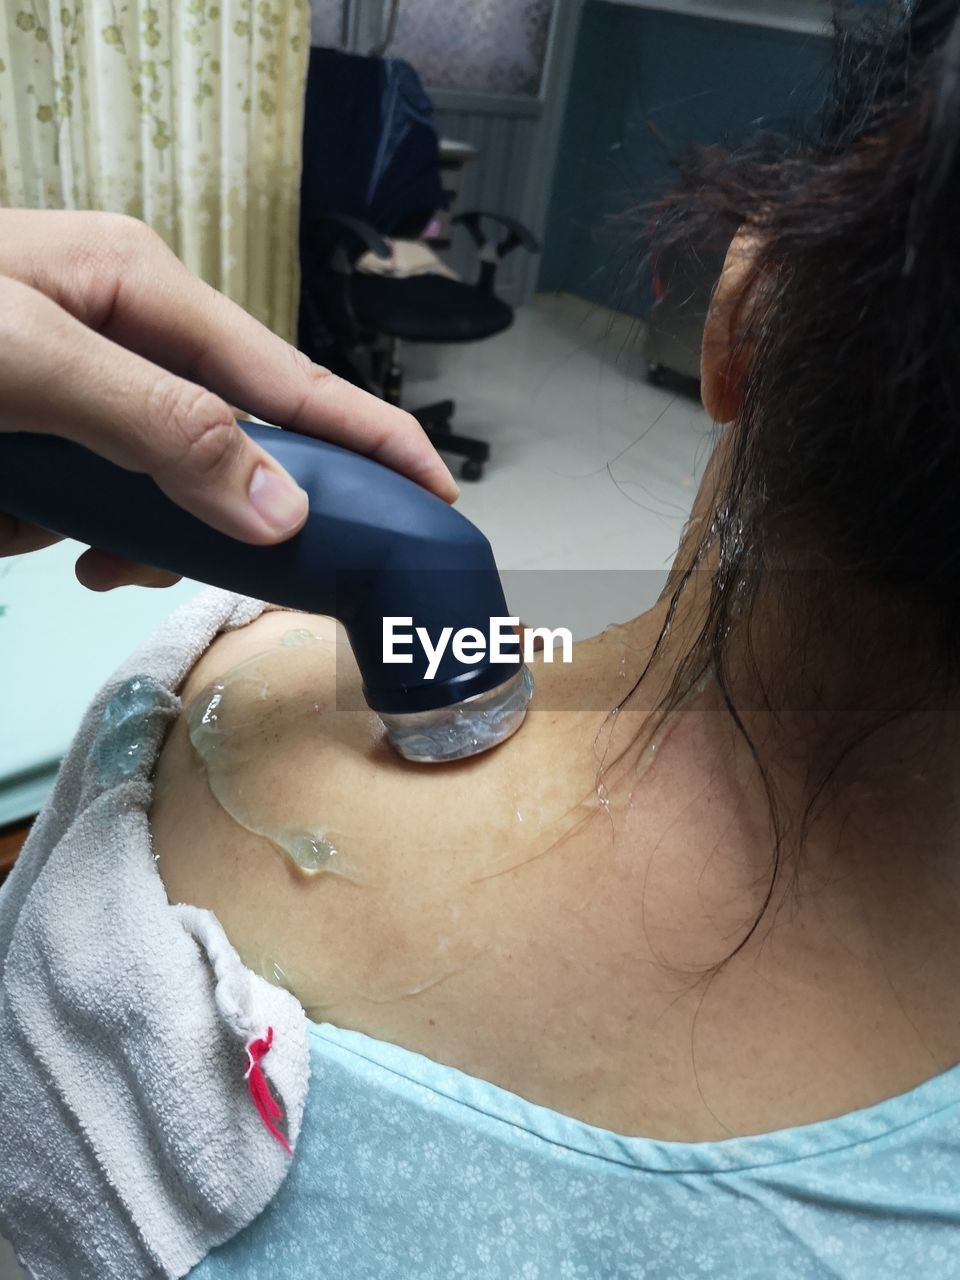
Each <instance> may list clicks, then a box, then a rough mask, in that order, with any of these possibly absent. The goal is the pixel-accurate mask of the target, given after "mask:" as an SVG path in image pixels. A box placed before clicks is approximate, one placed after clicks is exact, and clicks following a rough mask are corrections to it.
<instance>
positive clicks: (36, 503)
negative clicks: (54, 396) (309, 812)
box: [0, 422, 516, 711]
mask: <svg viewBox="0 0 960 1280" xmlns="http://www.w3.org/2000/svg"><path fill="white" fill-rule="evenodd" d="M240 425H241V427H242V429H243V430H244V431H246V433H247V434H248V435H249V436H250V437H251V438H252V439H253V440H255V441H256V443H257V444H259V445H261V446H262V447H263V448H264V449H265V450H266V451H267V453H269V454H271V455H272V456H273V457H274V458H275V459H276V460H277V462H279V463H280V464H281V466H283V467H284V468H285V469H286V470H287V471H288V472H290V474H291V475H292V476H293V477H294V479H295V480H296V481H297V483H298V484H300V485H301V486H302V488H304V489H305V490H306V492H307V494H308V496H309V499H310V512H309V515H308V517H307V522H306V524H305V526H304V527H303V529H302V530H301V531H300V533H298V534H297V535H296V536H295V537H293V538H290V539H288V540H287V541H286V542H281V543H278V544H276V545H275V546H270V547H254V546H250V545H249V544H248V543H244V542H239V541H237V540H236V539H234V538H230V537H227V536H226V535H225V534H222V533H218V532H216V530H214V529H211V528H210V527H209V526H208V525H206V524H204V523H203V522H202V521H201V520H199V519H197V518H196V517H195V516H192V515H190V514H189V513H188V512H186V511H184V510H183V509H182V508H181V507H179V506H177V505H176V503H174V502H173V501H171V499H170V498H168V497H167V496H166V495H165V494H164V493H163V492H162V491H161V490H160V489H159V488H158V486H157V485H156V484H155V483H154V481H153V480H151V479H150V478H149V477H148V476H145V475H141V474H138V473H137V472H133V471H127V470H124V469H123V468H122V467H118V466H116V465H115V464H114V463H111V462H108V461H106V460H105V459H104V458H101V457H100V456H99V455H98V454H95V453H93V452H92V451H90V450H89V449H86V448H84V447H83V446H82V445H78V444H74V443H72V442H71V441H68V440H63V439H61V438H60V437H57V436H46V435H38V434H34V433H26V432H24V433H19V432H18V433H8V434H3V433H0V512H5V513H7V514H10V515H14V516H17V517H19V518H21V519H24V520H29V521H32V522H33V523H35V524H39V525H42V526H43V527H44V528H47V529H51V530H53V531H54V532H56V533H60V534H63V535H64V536H66V537H69V538H75V539H77V540H78V541H80V542H85V543H88V544H89V545H91V546H95V547H99V548H102V549H103V550H106V551H112V552H115V553H117V554H119V555H123V556H127V557H129V558H130V559H132V560H136V561H139V562H141V563H143V564H148V565H153V566H155V567H156V568H159V569H168V570H170V571H171V572H173V573H178V574H182V575H184V576H185V577H188V578H193V579H196V580H197V581H199V582H206V583H210V584H211V585H214V586H218V587H225V588H226V589H228V590H230V591H236V592H239V593H241V594H243V595H248V596H253V597H255V598H256V599H259V600H265V601H268V602H270V603H271V604H277V605H284V606H286V607H288V608H291V609H299V610H303V611H305V612H309V613H324V614H329V615H331V616H333V617H336V618H339V619H340V621H341V622H343V624H344V626H345V627H346V629H347V632H348V635H349V637H350V642H351V645H352V647H353V650H354V653H355V655H356V658H357V661H358V664H359V666H360V670H361V673H362V675H363V678H364V690H365V693H366V695H367V699H368V701H369V703H370V705H371V706H372V707H374V708H375V709H377V710H383V711H414V710H427V709H433V708H435V707H440V706H446V705H450V704H451V703H455V702H459V701H461V700H462V699H463V698H464V697H467V696H472V695H473V694H475V693H481V692H484V691H485V690H486V689H489V688H493V687H494V686H495V685H497V684H499V683H501V682H502V681H503V680H504V679H505V678H506V677H507V675H509V674H510V672H509V671H505V670H504V669H503V668H502V667H500V668H499V669H498V668H496V667H494V666H492V665H491V664H486V663H480V664H478V665H475V666H474V665H471V666H466V665H464V664H462V663H458V662H457V660H456V659H455V658H454V656H453V654H452V652H451V650H450V648H449V647H448V650H447V653H446V655H445V658H444V661H443V662H442V663H441V665H440V668H439V670H438V672H437V675H436V678H435V679H434V680H432V681H429V682H428V681H426V680H425V679H424V673H423V671H422V670H421V669H420V668H419V667H418V666H416V665H414V666H401V665H385V664H384V663H383V660H382V619H383V618H384V617H385V616H408V617H412V618H413V623H412V625H413V626H424V627H426V628H427V630H428V632H429V634H430V635H431V637H436V636H437V635H438V634H439V632H440V630H441V628H442V627H446V626H452V627H453V628H454V630H458V629H460V628H462V627H477V628H479V629H481V630H482V631H484V632H485V633H486V632H487V630H488V628H489V621H490V619H491V618H493V617H502V616H505V615H506V613H507V608H506V602H505V600H504V596H503V588H502V586H501V583H500V577H499V574H498V572H497V568H496V564H495V562H494V559H493V554H492V552H491V550H490V545H489V543H488V542H487V539H486V538H485V537H484V536H483V534H482V533H480V531H479V530H478V529H477V528H476V527H475V526H474V525H472V524H471V523H470V522H469V521H468V520H466V519H465V518H464V517H463V516H461V515H460V514H459V512H457V511H454V510H453V509H452V508H451V507H449V506H448V505H447V504H446V503H445V502H443V501H442V500H441V499H439V498H437V497H435V496H434V495H433V494H431V493H428V492H427V491H426V490H425V489H423V488H422V487H421V486H420V485H417V484H415V483H414V482H413V481H411V480H408V479H407V478H406V477H404V476H401V475H399V474H398V473H397V472H395V471H391V470H390V469H389V468H388V467H384V466H382V465H381V464H380V463H377V462H373V461H372V460H371V459H369V458H365V457H363V456H361V455H360V454H356V453H353V452H351V451H350V450H347V449H341V448H339V447H338V446H336V445H332V444H327V443H326V442H324V441H319V440H315V439H313V438H312V437H310V436H304V435H298V434H297V433H295V432H289V431H279V430H277V429H275V428H272V427H263V426H259V425H256V424H253V423H246V422H244V423H241V424H240ZM511 670H516V666H515V665H514V666H513V667H512V668H511Z"/></svg>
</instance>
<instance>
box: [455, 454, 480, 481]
mask: <svg viewBox="0 0 960 1280" xmlns="http://www.w3.org/2000/svg"><path fill="white" fill-rule="evenodd" d="M460 474H461V475H462V476H463V478H464V480H479V479H480V478H481V477H482V476H483V463H482V462H478V461H477V460H476V458H468V459H467V460H466V462H465V463H464V464H463V466H462V467H461V468H460Z"/></svg>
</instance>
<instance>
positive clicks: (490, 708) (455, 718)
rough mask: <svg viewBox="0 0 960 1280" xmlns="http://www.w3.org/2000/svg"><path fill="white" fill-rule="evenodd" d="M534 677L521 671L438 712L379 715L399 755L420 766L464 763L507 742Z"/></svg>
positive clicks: (519, 719) (520, 718) (518, 721)
mask: <svg viewBox="0 0 960 1280" xmlns="http://www.w3.org/2000/svg"><path fill="white" fill-rule="evenodd" d="M532 695H533V676H531V674H530V672H529V671H528V670H527V668H526V667H521V668H520V670H519V671H517V672H515V673H514V674H513V675H512V676H511V677H510V679H509V680H506V681H504V683H503V684H499V685H497V687H496V688H495V689H488V690H487V692H486V693H479V694H477V695H476V697H474V698H467V699H466V701H465V702H458V703H455V704H454V705H453V706H450V707H441V708H440V709H439V710H437V711H412V712H409V713H405V714H402V715H390V714H388V713H384V712H379V713H378V714H379V715H380V719H381V720H382V721H383V723H384V726H385V728H386V730H387V737H388V738H389V739H390V744H391V746H392V747H393V748H394V750H395V751H397V752H399V754H400V755H402V756H403V757H404V758H405V759H407V760H414V761H416V762H417V763H418V764H443V763H444V762H446V761H449V760H465V759H466V758H467V757H468V756H475V755H479V754H480V752H481V751H489V750H490V748H491V747H495V746H497V745H498V744H499V743H501V742H504V741H505V740H506V739H507V738H509V737H510V736H511V735H512V734H514V733H516V731H517V730H518V729H519V728H520V726H521V724H523V718H524V716H525V715H526V714H527V704H528V703H529V701H530V698H531V697H532Z"/></svg>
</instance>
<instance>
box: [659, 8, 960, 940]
mask: <svg viewBox="0 0 960 1280" xmlns="http://www.w3.org/2000/svg"><path fill="white" fill-rule="evenodd" d="M904 8H905V6H904V5H902V4H901V5H898V6H897V9H898V10H899V12H898V13H897V14H895V15H894V17H893V18H892V19H890V18H889V17H888V18H887V20H885V21H879V20H877V19H876V18H867V19H866V20H864V19H863V18H862V17H861V18H860V19H859V20H857V21H854V20H852V19H851V18H850V17H849V16H845V15H843V14H838V15H837V17H836V19H835V45H834V49H835V57H834V66H833V79H834V87H833V91H832V93H831V95H830V99H829V102H828V105H827V109H826V111H825V112H824V115H823V118H822V122H821V127H820V130H819V134H818V136H817V137H816V138H815V139H814V140H813V141H807V142H804V143H801V144H796V145H794V146H792V147H790V148H789V149H785V148H784V147H783V145H782V144H774V143H771V142H770V141H769V140H759V141H758V142H757V144H756V145H755V146H753V147H751V148H750V149H749V150H741V151H738V152H737V153H735V154H729V153H726V154H724V153H721V152H719V151H718V150H716V149H702V150H700V151H699V152H697V153H695V154H694V155H693V156H692V157H691V159H690V160H689V162H687V163H686V164H685V165H684V168H683V182H682V184H681V186H680V188H679V189H678V190H677V192H676V193H675V194H674V195H672V196H671V197H670V198H669V199H668V200H667V201H666V202H665V203H664V204H663V205H661V206H660V208H659V214H658V218H657V223H656V226H655V229H654V233H653V251H654V254H656V253H657V252H658V251H662V250H663V249H664V247H668V248H669V249H670V251H671V252H672V253H673V254H674V255H676V254H677V253H678V252H682V251H683V249H684V247H685V246H687V247H690V248H691V250H692V251H694V252H695V251H696V249H697V246H699V245H702V244H703V243H704V242H705V241H706V240H708V239H715V238H716V236H717V234H718V233H723V232H725V233H726V234H727V235H728V236H730V235H732V234H733V233H734V232H735V231H736V230H737V229H744V230H746V231H748V232H751V233H753V234H754V236H755V244H756V246H757V247H756V252H755V254H754V258H753V263H752V269H751V271H752V274H751V282H750V287H748V288H747V289H745V290H744V296H745V297H746V296H749V303H744V306H743V315H742V317H741V323H740V325H739V328H738V351H737V353H736V356H737V358H738V359H739V360H741V361H742V364H743V368H744V370H745V373H744V384H743V385H744V399H743V408H742V411H741V412H740V413H739V415H738V417H737V420H736V421H735V422H734V423H733V424H731V426H730V427H729V428H728V429H727V430H728V432H729V437H728V439H727V441H726V449H725V454H724V468H723V474H722V475H721V476H720V481H719V487H718V491H717V500H716V508H715V511H714V512H713V518H712V520H711V521H710V522H708V523H709V528H708V529H707V530H706V531H705V532H704V533H703V535H702V537H700V538H699V539H698V540H697V545H696V546H695V548H694V555H693V556H692V558H691V562H690V564H689V566H688V567H687V568H686V569H684V570H683V571H681V572H680V574H679V581H677V582H675V583H672V584H671V587H670V607H669V610H668V615H667V623H666V625H665V627H664V631H663V632H662V633H661V637H660V639H659V640H658V642H657V648H656V649H655V650H654V658H652V659H651V662H652V661H653V660H654V659H655V658H656V656H657V654H658V652H660V651H661V649H662V646H663V642H664V637H665V635H666V631H667V629H668V628H669V625H670V623H671V621H672V620H673V618H674V616H675V614H676V611H677V607H678V604H679V601H680V600H681V597H682V595H683V592H684V590H685V588H686V587H687V586H688V584H689V582H690V579H691V575H692V574H693V573H695V572H696V571H697V567H698V566H699V565H702V564H703V563H704V561H705V557H706V556H707V553H708V551H710V552H711V554H712V555H714V556H715V557H716V563H717V565H718V568H717V569H716V570H715V572H714V576H713V580H712V585H711V590H710V599H709V605H708V608H707V612H706V616H705V620H704V622H703V626H702V628H701V629H700V630H699V634H698V635H697V636H696V638H695V640H694V641H693V643H692V644H691V645H690V646H689V647H688V649H687V650H686V652H685V656H684V658H683V660H682V662H681V663H680V665H679V667H678V669H677V671H676V673H675V676H674V678H673V680H672V683H671V686H670V688H669V690H668V693H667V695H666V697H665V698H664V700H663V702H662V703H661V705H660V706H659V707H658V708H657V721H658V723H659V721H660V719H662V717H663V716H664V715H666V714H668V713H669V712H670V711H671V710H675V709H676V708H677V707H678V706H679V705H680V704H681V703H682V702H683V700H684V699H685V698H686V697H687V696H688V694H689V693H690V691H691V690H692V689H693V688H694V686H695V685H696V683H697V682H698V680H700V679H701V678H702V677H703V675H704V674H705V673H707V672H712V673H713V676H714V677H715V679H716V681H717V684H718V687H719V689H720V691H721V694H722V696H723V698H724V702H725V705H726V707H727V710H728V711H729V713H730V715H731V716H732V718H733V722H734V724H735V725H736V726H737V729H738V731H739V732H740V733H741V734H742V735H743V737H744V739H745V740H746V742H747V744H748V746H749V748H750V750H751V752H752V755H753V759H754V761H755V763H756V766H757V768H758V770H759V773H760V776H761V778H762V781H763V784H764V786H765V788H766V792H767V796H768V799H769V802H770V809H771V815H772V824H773V832H774V858H773V869H772V875H771V879H770V883H769V888H768V890H767V894H766V898H765V900H764V903H763V906H762V908H761V910H760V913H759V915H758V917H757V918H756V920H755V921H754V922H753V924H752V926H751V927H750V929H749V931H748V932H747V934H746V935H745V936H744V937H743V938H742V939H741V941H740V942H739V943H738V945H737V947H736V948H735V949H734V950H733V951H732V952H731V953H730V954H729V955H728V956H727V957H726V959H725V960H724V961H722V962H721V964H725V963H726V962H727V961H728V960H729V959H731V958H732V957H733V956H734V955H735V954H736V953H737V951H739V950H740V949H741V947H743V946H744V945H745V944H746V942H747V941H748V939H749V938H750V936H751V935H752V934H753V933H754V931H755V930H756V928H757V927H758V925H759V923H760V920H761V919H762V917H763V915H764V913H765V912H766V909H767V907H768V905H769V904H770V901H771V899H772V894H773V889H774V885H775V883H776V880H777V876H778V872H779V869H780V865H781V854H782V849H783V842H784V828H783V823H782V815H781V813H780V801H779V798H778V794H777V788H776V786H775V783H774V779H773V775H772V772H771V770H770V769H769V768H768V765H767V763H765V761H764V759H763V755H762V752H761V750H760V749H759V745H758V744H756V743H754V742H753V741H752V740H751V737H750V733H749V730H748V728H747V726H746V724H745V721H744V717H743V715H742V714H741V708H739V707H738V706H737V705H736V703H735V699H734V698H733V696H732V694H731V687H732V682H731V670H730V648H731V646H730V637H731V635H733V634H734V633H735V632H736V633H737V634H738V635H740V636H741V637H743V636H744V635H746V636H747V640H746V644H745V647H744V648H743V649H742V650H741V654H742V652H746V653H747V654H748V655H749V656H750V660H751V661H754V662H756V655H755V654H754V653H753V649H752V648H751V645H750V643H749V632H750V627H751V622H752V619H753V617H754V614H755V613H756V609H757V603H758V601H759V600H760V598H761V596H763V597H764V599H765V601H772V602H773V603H774V604H775V605H776V607H777V608H778V610H779V616H780V617H781V618H782V620H783V627H784V628H785V631H786V633H787V635H788V639H787V640H786V641H785V644H788V645H791V646H793V653H794V655H795V658H796V660H795V661H794V662H793V663H792V664H790V665H791V666H792V667H793V670H794V671H795V673H796V674H795V680H794V684H793V686H792V688H789V689H787V688H784V687H783V685H782V684H781V685H779V686H778V687H777V689H776V697H777V699H778V705H777V706H776V707H774V708H773V710H774V711H775V712H778V711H779V710H780V702H779V700H780V699H783V700H785V701H786V702H789V700H790V698H791V697H795V698H799V699H801V700H802V699H804V698H806V699H813V698H815V696H816V691H815V690H812V689H809V688H805V687H803V672H804V663H803V661H802V658H803V646H804V644H805V643H806V641H807V639H808V638H809V631H810V629H811V628H812V627H816V626H820V627H821V630H822V628H823V627H825V626H827V625H829V626H830V627H835V628H837V629H838V635H837V649H838V654H839V653H840V652H841V651H842V649H843V647H844V646H847V647H849V649H850V650H851V652H852V653H853V654H854V655H855V656H854V660H853V661H852V662H851V663H850V667H849V673H848V674H849V675H850V680H851V685H850V703H851V705H850V706H849V707H845V708H844V709H843V711H844V716H845V720H844V725H845V727H846V729H848V730H849V733H846V734H845V735H841V737H838V736H837V733H836V728H837V721H836V716H833V717H832V718H831V717H830V716H825V719H824V728H825V735H826V737H825V742H824V744H823V745H824V752H823V754H822V755H820V756H819V763H818V765H817V767H816V769H815V770H814V771H813V772H811V773H810V775H809V776H808V777H807V784H808V786H807V792H806V807H805V809H804V810H803V813H802V818H801V821H800V822H799V824H798V826H797V827H796V828H795V829H794V830H793V832H792V835H795V836H796V840H797V849H798V850H799V848H800V847H802V843H803V839H804V836H805V833H806V832H807V830H808V824H809V822H810V821H811V820H812V817H813V815H814V813H815V811H816V808H817V805H818V804H820V803H823V802H825V800H826V797H827V796H828V794H829V791H830V786H831V781H834V782H835V781H836V780H837V779H838V778H839V776H840V775H839V770H840V768H841V765H842V764H843V762H844V761H845V760H849V759H850V758H851V757H852V755H853V753H854V752H855V750H856V748H857V746H858V745H860V744H861V743H863V742H864V741H865V740H866V739H867V738H868V737H869V736H870V734H871V732H872V731H873V730H874V729H878V728H880V727H881V726H882V725H883V724H887V723H889V722H890V719H891V717H895V716H899V715H903V714H905V713H906V712H909V711H910V710H913V709H914V708H916V707H917V706H918V705H919V702H918V699H920V698H921V697H922V695H921V694H918V692H917V689H916V688H915V687H914V688H912V689H910V691H909V696H905V697H903V698H902V699H901V701H900V702H898V701H897V696H896V695H897V693H898V688H897V684H898V682H897V681H896V680H894V681H893V682H892V684H891V686H890V697H889V698H888V700H887V701H886V703H884V704H883V705H880V704H878V703H877V702H875V701H873V702H871V701H870V699H869V698H868V697H867V692H868V690H869V689H871V687H872V684H871V682H873V684H874V685H875V683H876V680H875V677H876V676H877V674H878V673H879V672H881V671H882V670H883V664H884V662H887V663H888V664H889V663H891V662H894V663H896V662H898V663H899V664H900V669H901V670H903V671H905V670H906V666H905V657H904V655H905V654H906V653H907V652H909V651H910V650H911V649H912V651H913V653H914V654H917V653H922V654H923V655H924V663H923V664H921V665H922V666H923V669H924V672H925V677H926V679H927V685H926V691H927V692H930V691H933V690H935V689H940V690H942V689H943V688H944V682H947V683H948V684H950V683H952V682H954V681H956V678H957V675H958V672H960V0H917V3H916V4H915V6H914V7H913V8H912V10H910V11H907V12H904ZM798 544H799V545H803V546H806V547H807V548H808V549H809V551H810V555H809V562H810V564H811V565H815V564H816V565H820V566H828V568H825V569H823V570H820V569H817V570H814V571H813V572H814V575H815V582H814V580H813V579H810V580H805V585H804V583H803V582H799V581H798V579H797V575H795V574H792V573H791V574H786V575H779V577H778V570H777V566H778V563H779V555H780V551H781V549H782V548H783V547H785V546H793V545H798ZM851 597H853V600H854V602H855V603H854V604H853V605H851ZM856 602H859V604H860V605H864V607H859V606H858V604H857V603H856ZM865 602H869V605H867V604H866V603H865ZM880 610H882V613H881V612H880ZM881 616H882V617H883V619H884V622H883V625H884V634H883V635H882V636H880V637H878V636H877V635H876V625H877V619H878V618H879V617H881ZM818 620H819V621H818ZM738 660H739V659H738ZM892 669H893V671H894V672H895V671H896V667H895V666H894V667H893V668H892ZM647 670H649V664H648V668H647ZM755 674H756V676H757V680H756V687H758V688H759V689H761V690H763V691H764V697H765V698H767V700H768V702H767V705H769V698H770V696H771V695H770V685H769V683H768V682H767V681H766V677H767V676H769V672H764V671H761V670H760V668H759V667H757V668H756V670H755ZM779 674H780V675H783V673H782V672H781V673H779ZM642 678H643V677H641V679H642ZM790 679H791V677H789V676H788V677H787V680H788V683H789V680H790ZM905 690H906V681H904V682H903V683H902V685H901V687H900V690H899V692H900V693H904V691H905ZM858 699H859V701H858ZM804 705H805V706H806V705H808V704H804ZM833 710H836V708H834V709H833ZM828 722H829V730H828V731H827V724H828Z"/></svg>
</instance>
